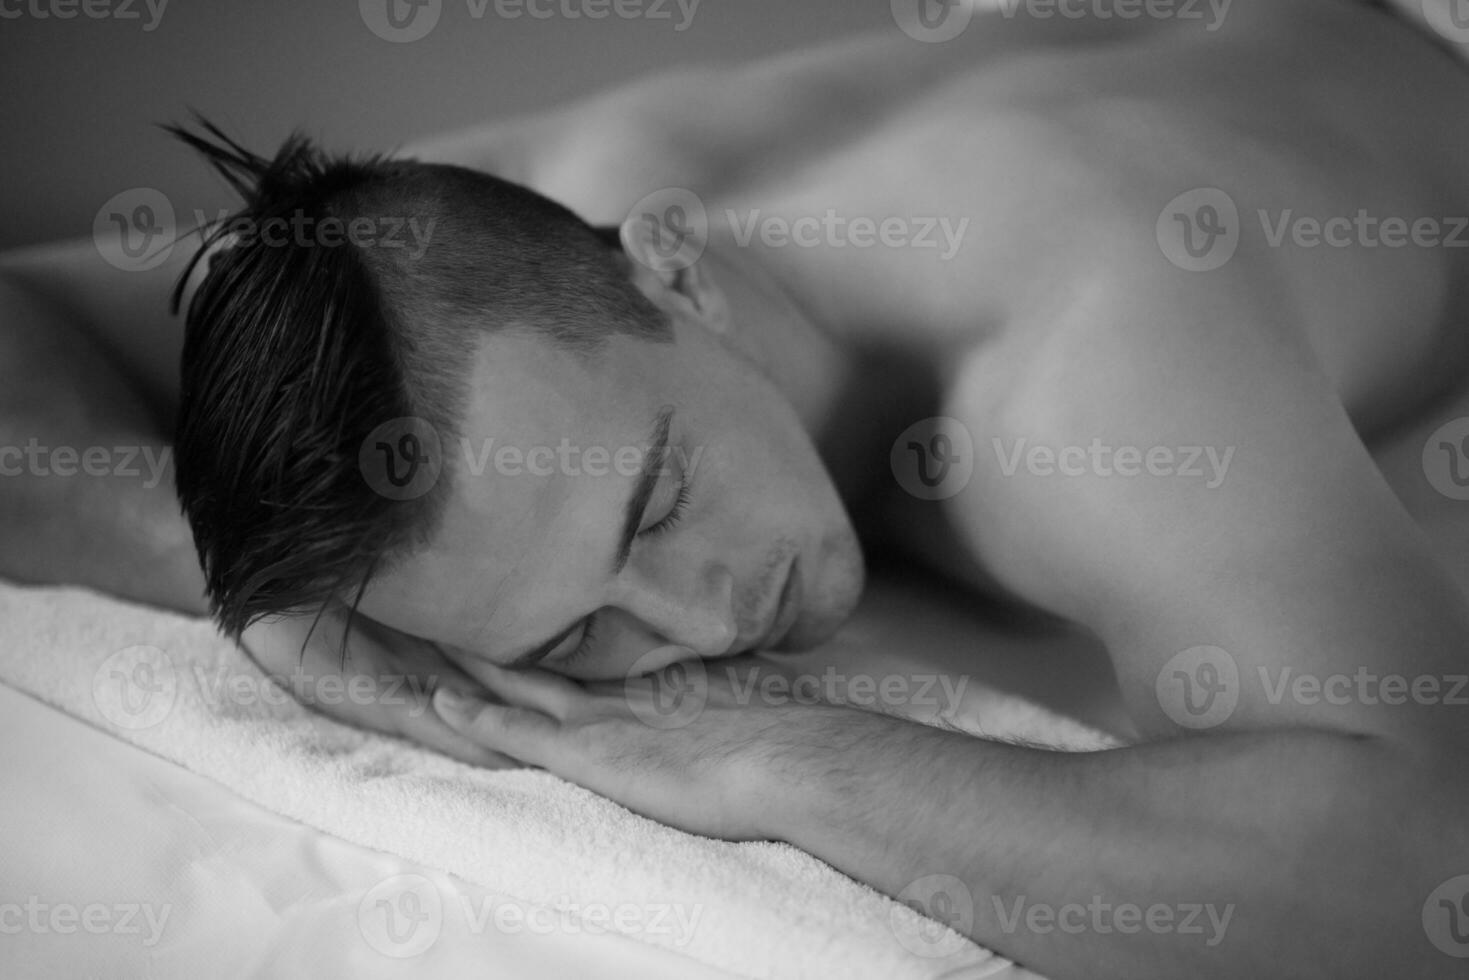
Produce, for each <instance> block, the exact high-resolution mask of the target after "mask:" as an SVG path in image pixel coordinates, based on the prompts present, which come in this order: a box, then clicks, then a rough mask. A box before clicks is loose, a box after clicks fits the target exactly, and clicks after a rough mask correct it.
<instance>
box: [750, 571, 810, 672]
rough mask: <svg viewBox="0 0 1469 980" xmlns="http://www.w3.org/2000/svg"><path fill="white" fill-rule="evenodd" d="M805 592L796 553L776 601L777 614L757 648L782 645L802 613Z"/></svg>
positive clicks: (767, 648) (768, 648)
mask: <svg viewBox="0 0 1469 980" xmlns="http://www.w3.org/2000/svg"><path fill="white" fill-rule="evenodd" d="M803 592H804V589H803V587H802V584H801V557H800V556H799V555H796V556H795V557H793V558H791V564H790V567H789V568H787V569H786V580H785V585H784V586H782V587H781V590H780V597H779V599H778V600H777V601H776V606H775V615H774V616H772V617H771V620H770V626H769V627H768V628H767V629H766V631H765V635H764V637H763V638H762V639H761V640H760V643H759V645H758V646H757V647H756V649H759V650H773V649H778V648H779V647H780V645H781V643H782V642H784V640H785V638H786V635H787V634H788V633H790V631H791V627H792V626H794V625H795V623H796V619H797V618H798V617H799V616H800V615H801V600H802V596H803Z"/></svg>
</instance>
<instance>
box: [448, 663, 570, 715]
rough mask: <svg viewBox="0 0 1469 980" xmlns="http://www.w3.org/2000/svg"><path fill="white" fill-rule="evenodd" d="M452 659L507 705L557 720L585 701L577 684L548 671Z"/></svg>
mask: <svg viewBox="0 0 1469 980" xmlns="http://www.w3.org/2000/svg"><path fill="white" fill-rule="evenodd" d="M445 655H446V656H452V653H451V652H450V651H447V650H446V651H445ZM455 662H456V663H457V664H458V665H459V666H460V667H462V668H463V669H464V670H465V671H466V672H467V673H468V674H469V675H470V676H472V677H473V678H474V679H475V680H477V681H479V682H480V683H481V684H483V685H484V686H485V687H487V688H488V689H490V690H491V691H494V692H495V693H496V694H498V695H500V697H502V698H504V699H505V700H506V701H507V702H509V703H510V704H519V705H524V706H525V707H528V708H534V709H536V710H537V711H539V712H542V713H543V714H547V715H550V716H551V717H552V718H555V719H557V720H558V721H559V720H563V719H565V718H566V717H567V716H568V715H569V714H571V712H572V711H573V710H574V709H575V708H576V707H577V706H578V705H579V704H581V703H583V702H585V701H586V700H587V692H586V691H585V690H584V689H583V688H582V686H581V685H580V684H578V683H576V682H575V681H573V680H570V679H568V678H566V677H562V676H561V675H560V674H553V673H551V672H550V671H548V670H533V669H532V670H508V669H506V668H504V667H500V666H498V665H496V664H492V663H490V662H489V661H487V660H483V659H480V658H477V657H470V656H463V657H460V658H456V660H455Z"/></svg>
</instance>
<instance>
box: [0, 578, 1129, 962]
mask: <svg viewBox="0 0 1469 980" xmlns="http://www.w3.org/2000/svg"><path fill="white" fill-rule="evenodd" d="M0 681H3V682H4V683H6V684H8V685H10V686H12V687H15V688H17V689H19V690H21V691H23V692H26V693H28V694H30V695H32V696H34V697H37V698H39V699H41V700H43V701H45V702H47V703H49V704H51V705H54V706H56V707H57V708H60V709H61V710H63V711H65V712H67V713H69V714H71V715H74V716H76V717H78V718H81V719H83V720H85V721H87V722H88V723H90V724H92V725H95V726H97V727H98V728H101V729H103V730H104V731H107V732H109V733H111V734H113V735H115V736H116V737H118V738H121V739H123V740H125V741H127V742H131V743H133V744H135V745H137V746H139V747H141V748H143V749H145V750H147V751H149V752H151V753H153V754H155V755H158V756H161V757H163V758H165V759H168V760H171V761H173V762H174V763H177V764H179V765H181V766H184V767H185V768H187V769H189V770H192V771H194V772H196V773H200V774H202V775H204V776H206V777H208V778H210V779H213V780H215V781H217V782H218V783H221V784H223V785H224V786H226V787H228V788H230V789H232V790H234V791H235V792H237V793H239V794H240V795H241V796H243V797H245V798H247V799H249V800H252V801H254V802H255V803H257V804H259V805H261V806H263V807H265V808H267V809H269V810H272V811H275V812H278V813H281V814H284V815H286V816H288V817H291V818H293V819H295V820H298V821H300V822H302V823H304V824H306V825H308V826H311V827H315V828H317V829H319V830H322V831H324V832H326V833H328V834H332V835H335V836H337V837H340V838H343V839H345V840H348V841H352V842H354V843H357V844H360V845H363V846H366V847H369V848H374V849H377V850H381V851H384V852H388V853H392V854H396V855H399V856H401V857H404V858H407V859H409V860H412V861H414V862H417V863H419V864H421V865H425V866H428V867H431V868H436V869H440V870H443V871H446V872H448V873H450V874H453V875H457V876H459V877H460V878H462V879H465V880H467V881H470V882H473V883H475V884H478V885H482V886H484V887H487V888H491V889H494V890H495V891H496V892H499V893H501V894H503V895H505V896H507V897H511V898H514V899H518V900H520V901H522V902H525V903H528V904H529V905H532V906H540V907H543V908H547V909H556V908H558V907H559V908H564V907H565V906H566V905H567V900H568V897H569V898H570V899H571V900H572V903H573V904H574V905H576V906H580V907H582V908H587V907H593V906H599V907H607V908H616V907H618V906H623V905H625V904H627V903H630V902H631V903H643V904H648V905H652V904H657V905H659V906H665V907H671V908H674V909H679V908H682V909H688V910H692V909H698V910H700V914H699V915H698V917H697V925H696V926H695V927H694V928H693V929H692V932H691V933H690V932H689V931H688V930H684V929H679V930H665V931H656V932H655V931H652V930H648V929H646V928H639V927H638V926H637V925H636V924H635V925H634V927H633V928H631V929H629V930H627V931H626V932H625V934H627V935H630V936H631V937H632V938H635V939H638V940H641V941H644V942H649V943H653V944H655V945H659V946H667V947H669V948H675V949H677V950H679V951H681V952H682V953H684V954H686V955H688V956H691V957H694V958H695V959H697V960H700V961H702V962H704V963H707V964H710V965H712V966H715V967H717V968H720V969H723V970H726V971H729V972H732V973H737V974H741V975H745V976H752V977H810V976H843V977H868V976H871V977H882V978H904V977H912V978H925V977H939V976H943V977H964V978H968V980H974V978H979V977H1000V978H1006V980H1022V978H1032V977H1034V974H1031V973H1029V972H1027V971H1024V970H1022V969H1020V968H1019V967H1017V966H1015V965H1013V964H1011V963H1009V962H1008V961H1007V960H1004V959H1002V958H1000V957H999V956H996V955H994V954H992V953H990V952H989V951H987V950H984V949H982V948H980V947H979V946H977V945H975V944H974V943H972V942H970V941H969V940H967V939H965V938H963V937H961V936H959V935H958V934H956V933H952V932H949V931H947V930H946V928H944V927H942V926H939V925H937V924H935V923H933V922H931V921H930V920H926V919H919V918H918V917H917V916H916V915H915V914H914V913H913V912H912V911H911V910H910V909H909V908H908V907H906V906H904V905H902V904H900V903H898V902H895V901H893V900H891V899H889V898H887V897H885V896H883V895H881V894H879V893H878V892H876V891H874V890H872V889H870V888H867V887H866V886H864V885H862V884H860V883H858V882H855V881H853V880H852V879H850V878H847V877H845V876H844V875H842V874H840V873H838V872H837V871H835V870H834V869H832V868H831V867H829V866H827V865H825V864H823V863H822V862H820V861H818V860H816V859H815V858H813V857H811V856H810V855H807V854H805V853H804V852H802V851H799V850H797V849H795V848H792V847H790V846H787V845H783V844H772V843H739V844H736V843H730V842H726V841H717V840H710V839H706V838H702V837H697V836H693V835H689V834H685V833H682V832H680V831H677V830H673V829H671V828H668V827H665V826H662V825H660V824H658V823H656V822H654V821H651V820H647V819H645V818H643V817H640V816H638V815H636V814H634V813H631V812H630V811H628V810H626V809H624V808H622V807H620V806H618V805H616V804H614V803H612V802H610V801H608V800H606V799H603V798H601V797H599V796H596V795H595V794H592V793H589V792H587V791H585V790H583V789H581V788H580V787H577V786H574V785H572V784H570V783H567V782H565V781H563V780H561V779H558V778H557V777H555V776H552V775H549V774H547V773H545V772H540V771H534V770H504V771H489V770H482V769H477V768H474V767H471V766H466V765H463V764H460V763H458V762H455V761H453V760H451V759H448V758H446V757H444V756H441V755H438V754H436V753H433V752H429V751H426V750H423V749H421V748H419V747H417V746H414V745H411V744H408V743H406V742H404V741H402V740H399V739H394V738H389V737H385V736H381V735H376V734H371V733H367V732H363V731H360V730H357V729H354V728H351V727H348V726H345V725H342V724H339V723H337V722H334V721H332V720H330V719H328V718H325V717H324V716H321V715H320V714H318V713H316V712H312V711H309V710H307V709H305V708H303V707H302V706H301V705H300V704H298V703H297V702H296V701H295V700H294V699H292V698H291V697H289V696H286V695H285V694H284V693H283V692H282V691H281V690H280V689H279V688H276V687H274V686H273V685H272V684H271V683H270V682H269V681H268V680H267V679H266V678H265V677H264V675H263V674H262V673H261V671H260V670H259V668H258V667H257V666H256V665H255V663H254V662H253V661H252V660H251V659H250V658H249V657H248V656H247V655H246V654H245V653H244V652H243V651H241V650H240V649H239V648H238V647H237V646H236V645H235V644H233V643H231V642H230V641H228V640H226V639H224V638H223V637H221V636H220V635H219V634H218V633H217V632H216V631H215V630H214V628H213V627H212V625H211V624H210V623H209V622H207V621H205V620H199V619H193V618H188V617H184V616H178V615H173V614H170V613H165V612H160V611H158V610H154V609H150V608H146V607H142V606H138V605H134V604H131V603H127V602H122V601H118V600H115V599H112V598H109V597H104V596H100V595H97V594H94V593H91V592H88V591H85V590H80V589H72V588H31V587H21V586H15V585H11V584H9V583H5V582H0ZM987 697H988V699H987V700H985V701H984V717H983V722H984V725H983V729H984V730H985V731H986V732H988V733H991V734H1008V735H1012V736H1014V737H1019V738H1025V739H1027V740H1030V741H1036V742H1043V743H1049V744H1054V745H1057V746H1058V747H1061V746H1065V747H1070V748H1077V749H1083V748H1087V749H1090V748H1098V747H1102V746H1105V745H1108V744H1113V743H1112V742H1111V740H1110V739H1108V738H1106V737H1105V736H1101V735H1099V734H1098V733H1096V732H1093V731H1091V730H1089V729H1086V728H1085V727H1083V726H1080V725H1078V724H1076V723H1074V722H1070V721H1067V720H1065V719H1062V718H1060V717H1058V716H1055V715H1052V714H1050V713H1049V712H1046V711H1044V710H1041V709H1039V708H1037V707H1035V706H1034V705H1031V704H1029V703H1026V702H1023V701H1020V700H1019V699H1015V698H1010V697H1007V696H1002V695H998V694H996V693H995V692H988V695H987ZM973 721H974V722H975V726H976V727H977V723H978V721H979V719H973ZM960 723H961V724H966V722H965V721H964V719H963V718H960ZM610 927H611V930H612V931H622V930H620V929H619V926H618V923H617V922H616V921H615V920H614V921H613V922H611V923H610Z"/></svg>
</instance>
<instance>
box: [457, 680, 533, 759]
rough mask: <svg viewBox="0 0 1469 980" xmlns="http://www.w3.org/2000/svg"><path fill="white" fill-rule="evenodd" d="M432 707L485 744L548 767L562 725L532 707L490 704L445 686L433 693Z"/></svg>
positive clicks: (467, 734) (465, 732)
mask: <svg viewBox="0 0 1469 980" xmlns="http://www.w3.org/2000/svg"><path fill="white" fill-rule="evenodd" d="M434 710H435V711H437V712H438V714H439V717H440V718H442V719H443V721H444V723H445V724H447V725H448V726H449V728H451V729H452V730H454V731H455V732H457V733H458V734H460V735H462V736H464V737H465V738H468V739H469V740H470V741H472V742H474V743H475V744H477V745H480V746H483V747H484V748H487V749H492V750H494V751H496V752H500V753H503V754H506V755H510V756H513V757H515V758H517V759H522V760H524V761H526V762H529V763H530V764H532V765H537V766H545V767H547V768H549V765H548V763H549V762H550V761H551V760H552V759H553V758H554V756H555V754H556V753H555V747H556V744H557V741H558V739H559V737H560V735H561V726H560V725H559V724H557V722H556V721H555V719H553V718H550V717H548V716H547V715H544V714H542V713H541V712H539V711H537V710H535V709H534V708H527V707H522V706H519V705H513V704H493V703H491V702H489V701H485V700H482V699H480V698H476V697H473V696H470V695H466V694H464V693H463V692H461V691H456V690H454V689H453V688H448V687H444V688H440V689H439V690H438V691H436V692H435V693H434Z"/></svg>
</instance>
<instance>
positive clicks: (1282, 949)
mask: <svg viewBox="0 0 1469 980" xmlns="http://www.w3.org/2000/svg"><path fill="white" fill-rule="evenodd" d="M874 724H876V725H879V726H881V729H882V731H880V732H877V731H874V730H872V728H870V727H869V726H866V725H863V726H857V727H856V728H852V729H850V730H851V731H852V732H854V733H855V732H856V731H857V730H858V729H861V730H862V735H861V737H860V738H852V739H851V740H850V744H848V745H846V746H843V745H842V740H841V738H840V737H839V736H838V737H836V738H833V739H830V740H827V741H825V742H823V743H820V744H823V745H828V746H830V747H828V748H816V747H814V745H812V744H807V745H805V746H800V747H798V746H792V747H789V751H788V752H785V753H783V754H782V755H781V756H780V757H779V758H778V759H777V760H773V761H772V765H771V767H770V772H772V773H774V774H776V775H775V776H774V777H773V778H774V779H775V780H776V781H777V782H778V783H779V785H777V786H774V787H766V792H763V793H762V794H761V796H762V798H764V799H766V800H769V801H774V802H775V803H776V804H777V805H778V806H777V809H775V810H773V811H771V816H770V819H771V821H772V824H771V826H770V827H769V828H768V830H769V833H770V836H772V837H775V838H778V839H784V840H787V841H789V842H791V843H792V844H794V845H796V846H798V847H801V848H803V849H805V850H808V851H810V852H812V853H813V854H815V855H817V856H818V857H821V858H823V859H824V860H826V861H828V862H829V863H831V864H832V865H834V866H835V867H837V868H839V869H841V870H843V871H845V872H847V873H848V874H851V875H853V876H854V877H857V878H859V879H861V880H863V881H866V882H867V883H869V884H871V885H872V886H873V887H875V888H877V889H879V890H881V891H883V892H886V893H888V894H891V895H900V894H901V893H902V892H903V891H904V889H905V888H908V886H909V885H910V884H912V883H913V882H915V881H918V880H919V879H922V878H924V877H926V876H929V875H953V876H956V877H957V878H958V879H959V881H960V882H962V886H958V887H956V888H951V889H950V890H951V891H952V890H957V891H958V892H960V894H958V895H953V894H949V895H945V896H944V897H945V898H946V899H948V903H947V905H946V906H944V907H943V908H939V909H934V910H931V911H938V912H943V911H945V909H947V911H948V914H947V915H940V916H939V917H941V918H947V919H948V920H949V922H950V924H951V925H953V926H955V927H956V928H958V929H960V930H961V931H966V932H968V933H969V934H970V935H971V936H972V937H973V938H974V939H975V940H977V941H979V942H981V943H983V944H985V945H988V946H990V947H992V948H994V949H997V950H999V951H1000V952H1002V953H1004V954H1005V955H1007V956H1010V957H1012V958H1014V959H1016V960H1018V961H1019V962H1021V963H1022V964H1024V965H1026V966H1029V967H1031V968H1033V969H1036V970H1038V971H1040V972H1042V973H1044V974H1046V975H1048V976H1051V977H1054V978H1056V980H1066V978H1070V977H1086V978H1088V980H1105V978H1110V977H1118V978H1133V980H1136V978H1146V977H1178V976H1189V977H1214V976H1218V977H1225V976H1229V977H1238V976H1260V977H1266V976H1288V977H1292V978H1302V977H1317V976H1320V977H1346V976H1371V977H1377V976H1388V975H1400V976H1415V977H1425V978H1426V977H1438V976H1443V977H1448V976H1457V975H1458V973H1457V971H1459V970H1461V969H1462V966H1463V963H1462V961H1461V960H1457V959H1454V958H1451V957H1449V956H1447V955H1445V954H1444V953H1443V952H1440V951H1439V950H1437V949H1435V948H1434V947H1433V946H1432V945H1431V944H1430V942H1429V940H1428V938H1427V937H1426V936H1425V933H1424V929H1423V926H1422V923H1421V920H1420V915H1421V912H1422V909H1423V906H1424V903H1425V901H1426V900H1427V899H1428V897H1429V895H1430V893H1431V892H1432V891H1433V890H1434V888H1436V887H1437V886H1438V885H1439V884H1441V883H1442V882H1443V881H1445V880H1446V879H1449V878H1451V877H1453V876H1454V875H1456V874H1463V873H1466V872H1469V832H1466V830H1465V820H1464V816H1465V814H1466V812H1469V808H1466V806H1465V799H1466V794H1465V792H1464V790H1463V789H1462V788H1455V783H1456V782H1457V783H1460V784H1462V779H1457V780H1455V779H1451V778H1449V775H1448V774H1449V773H1450V772H1452V770H1451V769H1449V768H1447V767H1436V766H1433V765H1430V764H1428V763H1425V762H1423V761H1422V757H1421V756H1410V755H1409V754H1408V753H1406V752H1399V751H1398V750H1397V749H1396V748H1394V747H1393V746H1391V745H1389V744H1387V743H1385V742H1382V741H1378V740H1372V739H1358V738H1352V737H1349V736H1342V735H1331V734H1324V733H1313V732H1305V731H1298V732H1277V733H1268V734H1267V733H1262V734H1238V735H1218V736H1211V737H1207V738H1203V737H1194V738H1187V739H1180V740H1175V741H1170V742H1156V743H1150V744H1147V745H1142V746H1138V747H1134V748H1127V749H1119V750H1113V751H1108V752H1102V753H1088V754H1075V755H1073V754H1066V753H1053V752H1046V751H1041V750H1036V749H1030V748H1025V747H1020V746H1014V745H1007V744H1001V743H994V742H986V741H980V740H977V739H973V738H969V737H967V736H964V735H959V734H955V733H952V732H944V731H939V730H934V729H926V728H920V727H919V726H914V725H911V724H907V723H904V722H901V721H895V720H893V719H878V720H876V721H875V722H874ZM796 787H800V791H796ZM781 808H784V809H781ZM905 897H906V896H905ZM920 897H921V896H920ZM965 899H968V900H969V901H972V909H973V915H972V919H970V918H968V917H964V916H963V915H962V913H963V911H964V909H965V907H966V906H965ZM1134 906H1135V907H1136V909H1137V910H1138V911H1135V912H1134V911H1129V909H1131V907H1134ZM956 914H958V915H959V916H960V917H959V918H957V919H956V918H955V915H956ZM1150 915H1151V916H1152V918H1149V916H1150ZM1186 920H1187V921H1186ZM1150 923H1151V924H1150Z"/></svg>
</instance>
